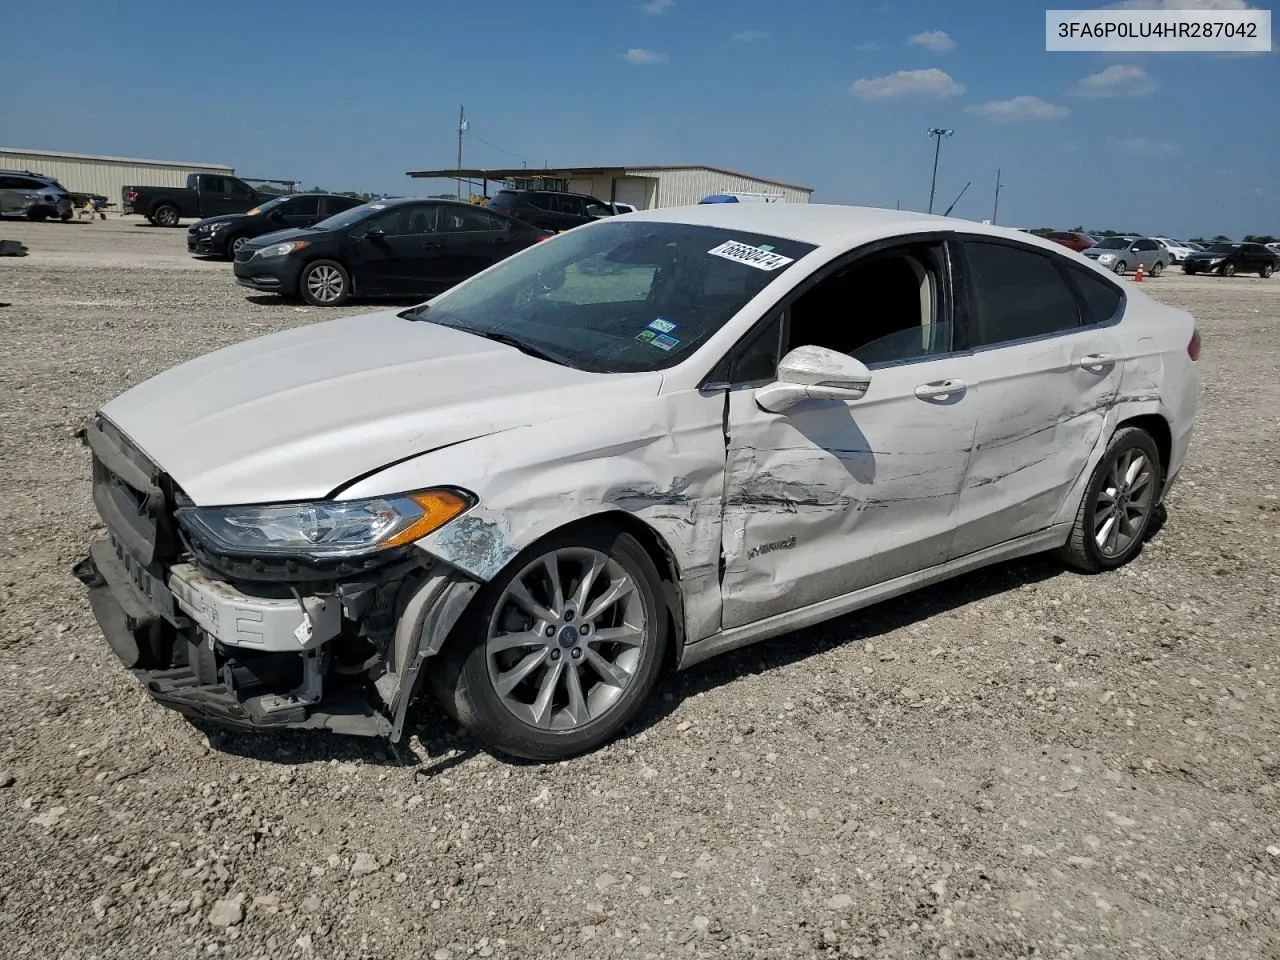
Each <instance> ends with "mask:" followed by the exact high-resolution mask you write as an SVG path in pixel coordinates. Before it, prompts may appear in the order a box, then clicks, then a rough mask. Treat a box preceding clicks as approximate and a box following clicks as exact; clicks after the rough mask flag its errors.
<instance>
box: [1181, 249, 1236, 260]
mask: <svg viewBox="0 0 1280 960" xmlns="http://www.w3.org/2000/svg"><path fill="white" fill-rule="evenodd" d="M1228 256H1230V254H1229V253H1222V252H1221V251H1218V250H1192V251H1191V252H1190V253H1189V254H1187V259H1188V260H1216V259H1217V258H1219V257H1228Z"/></svg>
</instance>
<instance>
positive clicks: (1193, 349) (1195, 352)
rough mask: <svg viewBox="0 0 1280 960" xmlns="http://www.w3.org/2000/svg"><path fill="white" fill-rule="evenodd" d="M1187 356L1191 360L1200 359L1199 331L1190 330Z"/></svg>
mask: <svg viewBox="0 0 1280 960" xmlns="http://www.w3.org/2000/svg"><path fill="white" fill-rule="evenodd" d="M1187 356H1188V357H1190V358H1191V359H1192V360H1193V361H1195V360H1199V359H1200V331H1199V330H1192V331H1191V342H1190V343H1188V344H1187Z"/></svg>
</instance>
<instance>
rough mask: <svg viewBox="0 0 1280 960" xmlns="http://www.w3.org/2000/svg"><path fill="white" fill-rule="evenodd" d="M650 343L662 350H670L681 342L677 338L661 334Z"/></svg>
mask: <svg viewBox="0 0 1280 960" xmlns="http://www.w3.org/2000/svg"><path fill="white" fill-rule="evenodd" d="M649 342H650V343H652V344H653V345H654V346H655V347H657V348H658V349H660V350H670V349H671V348H672V347H674V346H675V345H676V344H677V343H679V342H680V341H679V340H677V339H676V338H675V337H668V336H667V335H666V334H665V333H660V334H658V335H657V336H656V337H654V338H653V339H652V340H650V341H649Z"/></svg>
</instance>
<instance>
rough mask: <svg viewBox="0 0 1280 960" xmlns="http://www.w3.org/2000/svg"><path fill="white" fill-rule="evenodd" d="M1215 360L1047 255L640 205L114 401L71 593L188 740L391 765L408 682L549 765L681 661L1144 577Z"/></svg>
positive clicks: (855, 224) (838, 220) (865, 221)
mask: <svg viewBox="0 0 1280 960" xmlns="http://www.w3.org/2000/svg"><path fill="white" fill-rule="evenodd" d="M1199 351H1200V338H1199V335H1198V333H1197V332H1196V329H1195V325H1194V322H1193V319H1192V317H1191V316H1190V315H1188V314H1187V313H1185V312H1183V311H1181V310H1177V309H1173V308H1171V307H1167V306H1163V305H1161V304H1159V303H1157V302H1155V301H1153V300H1151V299H1150V298H1148V297H1147V296H1145V295H1144V294H1143V293H1142V292H1141V291H1140V290H1139V289H1137V288H1134V287H1133V286H1129V285H1125V284H1123V283H1122V282H1118V281H1117V280H1116V279H1114V278H1113V277H1112V276H1110V275H1108V274H1106V273H1105V272H1103V271H1101V270H1100V269H1097V268H1095V267H1093V266H1091V265H1089V264H1086V263H1084V262H1082V261H1081V259H1080V258H1079V257H1076V256H1074V255H1072V254H1070V253H1069V252H1068V251H1065V250H1063V249H1062V248H1061V247H1059V246H1057V245H1056V244H1052V243H1050V242H1048V241H1042V240H1040V239H1038V238H1036V237H1033V236H1030V235H1028V234H1023V233H1017V232H1014V231H1011V230H1003V229H1000V228H996V227H988V226H983V225H980V224H976V223H969V222H965V221H958V220H948V219H943V218H941V217H927V216H923V215H919V214H914V213H907V212H893V211H884V210H871V209H861V208H854V207H824V206H814V205H807V204H737V205H731V204H725V205H701V206H697V207H690V208H686V209H678V210H655V211H646V212H640V213H636V214H632V215H630V216H628V217H625V218H621V219H616V220H614V219H606V220H602V221H600V222H599V223H596V224H592V225H588V226H585V227H581V228H579V229H576V230H572V231H570V232H568V233H565V234H562V235H561V236H559V237H557V238H555V239H553V240H550V241H548V242H546V243H541V244H537V245H536V246H534V247H532V248H530V249H529V250H527V251H524V252H522V253H519V254H517V255H516V256H514V257H511V258H510V259H508V260H505V261H503V262H502V263H500V264H498V265H496V266H494V267H492V268H490V269H488V270H486V271H485V272H483V273H480V274H478V275H477V276H475V277H474V278H472V279H470V280H468V281H466V282H464V283H463V284H461V285H460V286H458V287H455V288H454V289H453V290H451V291H449V292H447V293H445V294H443V295H441V296H439V297H437V298H435V299H434V300H432V301H431V302H430V303H429V304H427V305H424V306H420V307H416V308H413V309H409V310H406V311H402V312H399V313H397V312H384V313H374V314H371V315H367V316H359V317H349V318H346V319H341V320H335V321H331V322H327V323H320V324H315V325H310V326H305V327H300V328H297V329H294V330H290V331H287V332H284V333H279V334H275V335H272V336H268V337H264V338H262V339H258V340H253V341H249V342H246V343H241V344H238V345H236V346H232V347H229V348H227V349H224V350H220V351H218V352H216V353H213V354H210V355H208V356H205V357H202V358H200V359H197V360H194V361H192V362H190V363H187V364H184V365H183V366H180V367H178V368H176V369H173V370H170V371H168V372H166V373H164V374H162V375H160V376H158V377H155V378H154V379H152V380H149V381H147V382H145V383H143V384H141V385H139V386H137V387H135V388H133V389H132V390H130V391H129V392H127V393H125V394H124V395H123V396H121V397H119V398H117V399H116V400H113V401H112V402H110V403H108V404H107V405H106V406H104V407H103V408H102V410H101V411H100V413H99V414H98V415H97V416H96V417H95V418H94V420H93V422H92V423H91V424H90V425H89V427H88V429H87V442H88V445H89V446H90V447H91V449H92V452H93V480H94V483H93V493H94V499H95V502H96V505H97V508H98V511H99V513H100V514H101V516H102V519H103V521H104V523H105V525H106V528H107V531H108V533H109V537H107V538H105V539H104V540H102V541H100V542H98V543H95V544H94V545H93V546H92V548H91V551H90V556H89V558H88V559H86V560H85V561H84V562H83V563H82V564H80V565H79V567H78V568H77V575H78V576H79V577H80V578H81V579H82V580H83V581H84V582H85V584H86V585H87V586H88V587H89V588H90V590H89V597H90V599H91V601H92V605H93V608H94V611H95V613H96V615H97V618H98V620H99V623H100V624H101V626H102V629H103V632H104V633H105V635H106V637H107V639H108V640H109V642H110V644H111V646H112V648H113V649H114V650H115V652H116V653H117V654H118V655H119V657H120V658H121V659H122V660H123V661H124V662H125V664H126V665H127V666H128V667H130V668H131V669H132V670H133V671H134V673H135V674H136V675H137V676H138V678H139V679H140V680H141V681H142V682H143V683H144V684H145V686H146V689H147V690H148V691H149V692H150V694H151V695H152V696H153V697H154V698H155V699H156V700H158V701H159V702H161V703H163V704H165V705H166V706H169V707H172V708H175V709H177V710H180V711H182V712H183V713H185V714H187V715H189V716H193V717H197V718H203V719H207V720H212V721H217V722H220V723H226V724H234V725H239V726H242V727H249V728H282V727H313V728H328V729H332V730H336V731H342V732H346V733H354V734H369V735H380V736H387V737H390V738H392V739H393V740H394V739H397V738H399V737H401V735H402V732H403V730H404V726H405V717H406V711H407V710H408V707H409V704H410V703H411V701H412V700H413V699H414V697H415V695H416V694H417V693H418V692H419V690H420V688H423V686H424V684H425V686H426V687H429V688H430V689H432V690H434V691H435V693H436V694H437V695H438V696H439V697H440V699H441V701H442V702H443V704H444V706H445V708H446V709H447V710H448V712H449V713H450V714H451V715H452V716H453V717H455V718H456V719H457V720H458V722H459V723H461V724H462V725H463V726H464V727H465V728H466V729H468V730H469V731H471V732H472V733H473V734H474V735H475V736H476V737H478V738H479V739H480V740H482V741H484V742H485V743H487V744H489V745H491V746H492V747H494V748H496V749H498V750H501V751H505V752H507V753H509V754H515V755H519V756H523V757H530V758H537V759H553V758H560V757H566V756H570V755H573V754H575V753H579V752H582V751H585V750H589V749H592V748H594V747H596V746H598V745H599V744H601V743H603V742H604V741H606V740H607V739H608V738H609V737H611V736H613V735H614V734H615V733H617V732H618V731H619V729H620V728H621V727H622V726H623V725H624V724H625V723H626V722H627V720H628V719H629V718H630V717H632V716H633V715H634V714H635V713H636V711H637V710H638V709H639V708H640V706H641V704H642V703H643V701H644V700H645V697H646V696H647V695H648V694H649V693H650V691H651V690H652V689H653V687H654V684H655V681H656V680H657V678H658V675H659V673H660V671H661V670H662V669H663V668H664V666H666V665H668V664H674V665H676V666H678V667H688V666H690V665H692V664H694V663H697V662H698V661H701V660H703V659H705V658H707V657H709V656H712V655H714V654H716V653H720V652H722V651H725V650H730V649H733V648H735V647H740V646H742V645H744V644H747V643H751V642H753V641H757V640H760V639H762V638H765V637H771V636H775V635H778V634H782V633H785V632H787V631H791V630H794V629H796V628H798V627H803V626H805V625H808V624H813V623H816V622H818V621H821V620H824V619H827V618H829V617H833V616H836V615H839V614H844V613H848V612H850V611H853V610H856V609H858V608H860V607H863V606H866V605H867V604H870V603H873V602H875V601H877V600H881V599H884V598H886V597H890V596H894V595H897V594H901V593H904V592H906V591H908V590H913V589H915V588H917V587H921V586H924V585H926V584H930V583H933V582H936V581H938V580H942V579H944V578H946V577H950V576H954V575H956V574H958V573H962V572H964V571H967V570H971V569H973V568H975V567H979V566H981V565H983V564H989V563H993V562H996V561H1000V560H1005V559H1008V558H1011V557H1018V556H1023V555H1027V554H1031V553H1035V552H1037V551H1047V550H1056V551H1058V552H1059V553H1060V554H1061V555H1062V556H1063V557H1064V558H1065V560H1067V561H1068V562H1069V563H1071V564H1073V565H1075V566H1077V567H1080V568H1083V569H1085V570H1089V571H1102V570H1107V569H1110V568H1114V567H1118V566H1120V565H1121V564H1124V563H1126V562H1127V561H1129V560H1130V559H1132V558H1133V557H1134V555H1135V554H1136V553H1137V552H1138V551H1139V550H1140V549H1141V547H1142V544H1143V541H1144V537H1145V536H1146V534H1147V533H1148V531H1149V528H1150V525H1151V523H1152V518H1153V516H1154V515H1155V514H1156V512H1157V508H1158V506H1159V504H1160V502H1161V499H1162V497H1163V496H1164V494H1165V491H1167V490H1168V488H1169V485H1170V484H1171V483H1172V482H1173V480H1174V477H1175V476H1176V474H1177V472H1178V470H1179V468H1180V466H1181V465H1182V462H1183V459H1184V456H1185V454H1186V451H1187V446H1188V442H1189V438H1190V433H1191V428H1192V420H1193V416H1194V412H1195V406H1196V401H1197V397H1198V393H1199V386H1198V379H1197V374H1196V362H1195V361H1196V360H1197V358H1198V356H1199Z"/></svg>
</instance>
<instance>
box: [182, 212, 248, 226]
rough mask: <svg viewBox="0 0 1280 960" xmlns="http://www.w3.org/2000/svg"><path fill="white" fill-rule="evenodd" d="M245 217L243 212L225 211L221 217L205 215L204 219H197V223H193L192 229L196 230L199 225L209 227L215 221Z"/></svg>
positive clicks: (224, 221)
mask: <svg viewBox="0 0 1280 960" xmlns="http://www.w3.org/2000/svg"><path fill="white" fill-rule="evenodd" d="M243 219H244V214H243V213H224V214H222V216H220V217H205V218H204V219H203V220H197V221H196V222H195V223H193V224H192V225H191V229H193V230H194V229H195V228H197V227H208V226H212V225H213V224H215V223H227V222H229V221H231V220H243Z"/></svg>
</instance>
